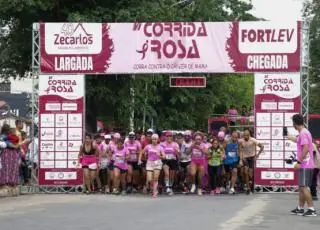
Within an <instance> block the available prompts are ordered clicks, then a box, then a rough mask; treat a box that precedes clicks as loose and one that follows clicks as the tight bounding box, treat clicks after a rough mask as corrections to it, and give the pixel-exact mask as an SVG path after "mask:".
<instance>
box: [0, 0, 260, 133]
mask: <svg viewBox="0 0 320 230" xmlns="http://www.w3.org/2000/svg"><path fill="white" fill-rule="evenodd" d="M177 2H178V0H161V1H160V0H109V1H105V0H83V1H76V0H69V1H63V0H42V1H39V0H20V1H19V0H10V1H9V0H3V1H0V28H3V27H6V28H7V30H6V31H7V33H3V32H2V33H0V75H1V76H2V77H8V76H9V75H14V76H16V75H18V76H20V77H23V76H24V74H25V72H26V71H28V70H30V64H31V42H32V41H31V30H32V23H33V22H39V21H45V22H57V21H73V22H78V21H87V22H134V21H141V22H142V21H146V22H148V21H233V20H243V21H246V20H256V19H255V18H254V17H253V16H252V15H250V13H249V11H250V10H251V8H252V5H251V4H248V3H245V2H243V1H241V0H197V1H194V3H193V4H176V3H177ZM223 76H226V77H225V78H224V77H223V78H221V77H220V76H219V77H218V76H217V75H210V76H208V87H207V88H206V89H170V88H168V76H167V75H155V76H136V79H135V80H133V79H132V78H130V77H128V76H125V75H122V76H110V75H109V76H87V82H86V85H87V95H86V102H87V103H86V106H87V108H86V109H87V118H88V119H87V120H88V122H87V123H88V124H89V126H90V127H91V128H92V130H95V126H96V122H95V121H96V118H97V117H99V118H100V119H103V120H106V121H108V122H109V123H113V124H121V125H122V126H123V127H125V128H126V127H128V121H129V118H128V117H129V109H128V108H129V107H130V103H131V100H130V96H131V95H130V91H129V88H130V87H133V88H134V89H135V114H136V116H135V118H136V119H135V123H136V126H137V127H141V126H142V118H143V115H144V110H145V111H146V116H147V118H148V119H147V120H150V118H154V119H155V121H156V123H157V124H158V127H159V128H160V129H164V128H195V129H198V128H201V129H205V128H206V120H207V118H208V116H210V114H211V113H212V112H213V110H214V107H215V106H216V105H217V104H226V105H229V104H230V103H232V102H235V100H236V101H238V100H240V101H241V103H244V104H251V103H252V97H251V98H249V97H250V95H251V96H252V94H250V93H249V92H250V90H245V91H243V92H241V93H238V94H236V93H235V92H236V90H235V89H236V88H237V87H236V85H235V84H234V83H233V82H234V79H235V78H233V76H232V75H223ZM236 81H238V80H236ZM240 82H241V84H243V89H249V88H252V87H253V86H252V80H239V82H238V83H240ZM233 84H234V85H233ZM218 85H219V87H217V86H218ZM146 86H147V88H148V89H147V90H146ZM220 89H223V90H220ZM231 94H232V95H238V96H237V97H234V98H232V97H230V95H231ZM242 95H245V96H244V97H242ZM146 98H147V100H146ZM146 102H147V103H146Z"/></svg>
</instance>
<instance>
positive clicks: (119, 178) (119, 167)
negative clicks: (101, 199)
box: [111, 138, 130, 195]
mask: <svg viewBox="0 0 320 230" xmlns="http://www.w3.org/2000/svg"><path fill="white" fill-rule="evenodd" d="M111 151H112V152H111V153H112V159H113V161H114V168H113V176H114V178H113V179H114V181H113V186H114V188H113V192H112V193H113V194H116V195H118V194H119V193H120V192H119V187H120V182H121V188H122V194H123V195H125V194H126V185H127V184H126V176H127V172H128V163H127V162H128V159H129V157H130V153H129V151H128V149H127V148H125V147H124V140H123V139H122V138H120V139H119V140H118V144H117V147H116V148H113V149H112V150H111Z"/></svg>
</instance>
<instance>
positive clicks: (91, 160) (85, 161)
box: [81, 155, 98, 166]
mask: <svg viewBox="0 0 320 230" xmlns="http://www.w3.org/2000/svg"><path fill="white" fill-rule="evenodd" d="M97 163H98V160H97V156H95V155H83V157H82V160H81V164H82V166H89V165H91V164H97Z"/></svg>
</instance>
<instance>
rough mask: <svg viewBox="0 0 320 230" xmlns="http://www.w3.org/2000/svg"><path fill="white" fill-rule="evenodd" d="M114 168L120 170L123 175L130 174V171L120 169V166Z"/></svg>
mask: <svg viewBox="0 0 320 230" xmlns="http://www.w3.org/2000/svg"><path fill="white" fill-rule="evenodd" d="M114 168H117V169H119V170H120V173H121V174H125V173H127V172H128V170H125V169H121V168H119V167H118V166H114Z"/></svg>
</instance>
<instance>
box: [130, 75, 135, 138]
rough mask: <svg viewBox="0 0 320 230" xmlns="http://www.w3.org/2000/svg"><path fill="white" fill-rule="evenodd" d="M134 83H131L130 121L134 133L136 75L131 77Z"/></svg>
mask: <svg viewBox="0 0 320 230" xmlns="http://www.w3.org/2000/svg"><path fill="white" fill-rule="evenodd" d="M131 78H132V82H131V87H130V96H131V104H130V121H129V123H130V124H129V126H130V131H131V132H133V131H134V97H135V92H134V80H135V75H132V76H131Z"/></svg>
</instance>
